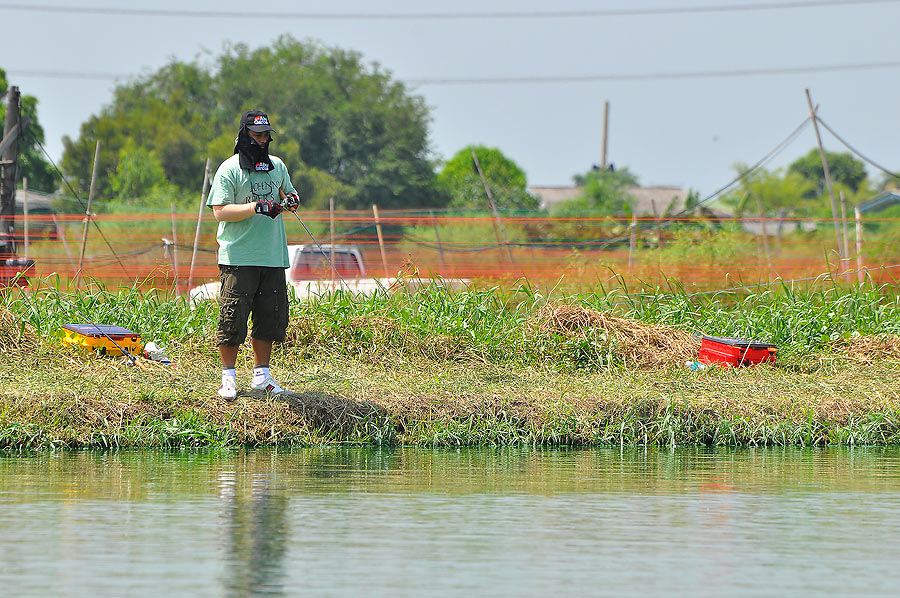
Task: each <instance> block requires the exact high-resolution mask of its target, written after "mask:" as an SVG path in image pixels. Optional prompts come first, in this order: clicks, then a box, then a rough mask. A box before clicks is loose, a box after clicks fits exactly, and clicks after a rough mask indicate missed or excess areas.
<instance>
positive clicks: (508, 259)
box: [15, 211, 900, 291]
mask: <svg viewBox="0 0 900 598" xmlns="http://www.w3.org/2000/svg"><path fill="white" fill-rule="evenodd" d="M301 217H302V218H303V222H304V223H305V224H306V225H307V226H308V227H309V229H310V230H311V232H312V233H313V235H314V236H315V237H316V240H317V241H318V242H319V243H321V244H323V245H324V244H328V243H331V242H334V243H338V244H347V245H354V246H356V247H357V248H358V249H359V250H360V252H361V254H362V256H363V262H364V266H365V269H366V272H365V274H364V276H378V277H381V276H388V277H390V276H396V275H397V274H398V272H403V273H405V274H408V275H413V274H414V273H416V272H417V273H418V275H420V276H423V277H430V276H438V275H439V276H442V277H445V278H462V279H475V280H479V279H486V280H514V279H519V278H527V279H529V280H532V281H535V282H536V283H544V282H553V281H558V280H559V279H560V277H564V278H565V279H566V280H569V281H580V282H582V283H584V284H595V283H596V282H597V281H607V280H609V279H611V278H614V277H615V276H620V277H621V279H622V280H623V281H625V282H638V281H642V282H645V283H648V284H661V283H664V282H665V281H666V279H675V280H677V281H680V282H681V283H683V284H685V285H686V286H690V287H695V288H721V287H724V286H730V285H733V284H734V283H735V282H736V281H745V282H760V281H767V280H773V279H777V278H780V279H785V280H793V279H801V278H806V277H814V276H817V275H820V274H822V273H826V272H831V273H837V272H846V271H849V270H855V269H856V268H857V265H858V264H859V265H861V266H862V267H864V268H866V269H867V270H868V276H870V277H871V278H872V279H874V280H875V281H876V282H879V283H888V282H893V280H894V278H896V276H897V272H898V271H897V270H892V269H891V268H889V266H896V265H897V264H900V219H898V218H891V217H877V216H876V217H866V218H864V220H863V222H862V229H863V231H864V233H863V244H862V251H861V255H857V253H858V252H857V244H856V235H855V226H854V223H852V222H851V223H850V226H849V236H848V252H847V259H846V260H843V261H842V260H841V259H840V256H839V254H838V250H837V246H838V245H837V237H836V235H835V231H834V228H833V223H832V221H831V219H830V218H829V219H812V218H809V219H799V218H788V219H776V218H765V219H760V218H746V219H738V218H718V219H712V220H711V219H706V218H686V217H685V218H677V219H671V220H660V219H655V218H639V219H637V220H636V223H635V225H634V226H633V227H632V221H631V220H630V219H617V218H604V217H585V218H574V217H566V218H552V217H548V216H545V215H509V216H504V217H503V218H502V219H501V221H500V223H499V224H500V226H498V223H497V222H496V221H495V220H494V219H493V218H492V217H491V216H490V215H486V214H470V215H467V214H453V213H437V212H435V213H425V214H422V213H408V212H390V211H384V212H382V213H381V214H380V218H379V220H378V222H377V224H379V225H380V226H381V228H382V235H381V237H382V242H381V243H380V242H379V238H378V234H377V230H376V222H375V219H374V217H373V215H372V213H371V212H369V213H367V212H362V211H357V212H349V211H348V212H339V213H336V214H335V215H334V217H333V218H332V217H330V215H329V214H328V213H327V212H305V213H303V212H301ZM92 220H93V222H92V223H91V224H90V226H88V229H87V237H86V239H85V237H84V216H80V215H60V214H57V215H44V214H42V215H36V216H31V217H29V219H28V238H27V246H26V239H25V222H24V219H23V218H22V216H18V217H16V219H15V235H16V237H17V241H18V255H19V256H20V257H29V258H32V259H34V260H35V272H34V274H36V275H38V276H48V275H51V274H54V273H55V274H56V275H59V276H60V277H61V278H62V279H65V280H71V279H73V278H74V277H75V276H76V273H77V272H78V271H79V265H80V272H81V275H82V276H83V277H84V278H88V279H96V280H99V281H102V282H103V283H104V284H107V285H109V286H117V285H122V284H126V285H133V284H139V285H146V286H155V287H159V288H168V289H176V288H177V289H178V290H179V291H185V290H186V289H187V288H188V287H189V286H194V285H198V284H201V283H203V282H207V281H209V280H213V279H215V278H216V276H217V273H218V268H217V265H216V249H217V244H216V238H215V237H216V227H217V223H216V222H215V221H214V220H213V219H212V218H211V217H210V215H209V214H204V216H203V219H202V220H201V223H200V229H199V237H198V243H197V246H196V256H195V257H194V255H195V253H194V238H195V232H196V230H197V215H196V213H194V214H175V215H174V216H173V215H171V214H165V213H154V214H104V215H98V216H96V217H94V218H93V219H92ZM284 224H285V228H286V231H287V236H288V242H289V243H291V244H310V243H311V240H310V239H309V236H308V235H307V233H306V231H305V230H304V228H303V227H302V226H301V225H300V223H299V222H297V221H296V219H295V218H294V217H293V216H291V215H290V214H285V217H284ZM332 224H333V228H334V237H333V238H332V234H331V230H332ZM763 227H765V230H766V234H765V235H763V234H762V229H763ZM98 229H99V232H98ZM101 233H102V234H101ZM82 248H83V257H82ZM382 249H383V251H384V261H383V260H382ZM26 254H27V255H26ZM192 258H193V271H192V269H191V264H192ZM322 276H323V277H326V278H327V277H329V276H330V274H329V273H328V272H327V271H326V272H323V273H322ZM848 278H850V277H848ZM852 278H853V279H855V278H856V275H855V274H854V275H853V276H852Z"/></svg>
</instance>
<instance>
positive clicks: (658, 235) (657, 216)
mask: <svg viewBox="0 0 900 598" xmlns="http://www.w3.org/2000/svg"><path fill="white" fill-rule="evenodd" d="M650 206H651V207H652V208H653V217H654V218H655V219H656V248H657V249H659V248H660V247H662V216H661V215H660V213H659V210H657V209H656V201H655V200H653V199H651V200H650Z"/></svg>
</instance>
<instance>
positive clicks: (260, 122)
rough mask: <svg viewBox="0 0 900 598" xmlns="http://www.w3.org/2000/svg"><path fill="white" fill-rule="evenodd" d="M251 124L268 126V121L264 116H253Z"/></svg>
mask: <svg viewBox="0 0 900 598" xmlns="http://www.w3.org/2000/svg"><path fill="white" fill-rule="evenodd" d="M253 124H254V125H267V124H269V119H268V118H266V117H265V116H254V117H253Z"/></svg>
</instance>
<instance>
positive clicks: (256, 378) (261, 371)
mask: <svg viewBox="0 0 900 598" xmlns="http://www.w3.org/2000/svg"><path fill="white" fill-rule="evenodd" d="M268 376H269V366H267V365H260V366H256V367H255V368H253V382H254V383H256V384H259V383H260V382H262V381H263V380H265V379H266V378H267V377H268Z"/></svg>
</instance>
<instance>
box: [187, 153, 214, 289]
mask: <svg viewBox="0 0 900 598" xmlns="http://www.w3.org/2000/svg"><path fill="white" fill-rule="evenodd" d="M208 184H209V158H207V159H206V167H205V168H204V169H203V188H202V189H201V191H200V210H199V211H198V212H197V229H196V230H195V231H194V250H193V252H192V253H191V269H190V270H189V271H188V279H187V287H188V291H190V289H191V285H193V284H194V264H195V263H196V262H197V248H198V247H199V246H200V223H201V222H202V220H203V210H204V208H206V192H207V185H208Z"/></svg>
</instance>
